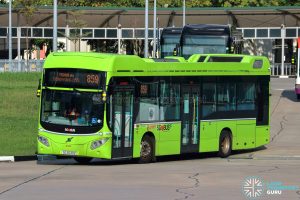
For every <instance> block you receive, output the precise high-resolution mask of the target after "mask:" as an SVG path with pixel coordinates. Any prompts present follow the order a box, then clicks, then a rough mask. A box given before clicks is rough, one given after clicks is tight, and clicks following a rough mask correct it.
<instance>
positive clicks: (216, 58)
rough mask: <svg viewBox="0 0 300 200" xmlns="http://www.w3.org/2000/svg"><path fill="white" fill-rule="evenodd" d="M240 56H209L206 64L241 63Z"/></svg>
mask: <svg viewBox="0 0 300 200" xmlns="http://www.w3.org/2000/svg"><path fill="white" fill-rule="evenodd" d="M242 60H243V57H242V56H235V57H233V56H230V57H229V56H228V57H227V56H210V57H209V59H208V61H207V62H241V61H242Z"/></svg>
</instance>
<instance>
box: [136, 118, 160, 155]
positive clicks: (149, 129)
mask: <svg viewBox="0 0 300 200" xmlns="http://www.w3.org/2000/svg"><path fill="white" fill-rule="evenodd" d="M156 126H157V125H156V124H135V125H134V134H133V135H134V138H133V141H134V144H133V155H132V156H133V158H139V157H140V152H141V141H142V138H143V136H144V135H145V133H152V134H153V135H154V137H155V143H156V145H155V155H157V153H158V152H159V146H158V145H157V144H158V143H159V140H160V139H159V131H158V130H157V127H156Z"/></svg>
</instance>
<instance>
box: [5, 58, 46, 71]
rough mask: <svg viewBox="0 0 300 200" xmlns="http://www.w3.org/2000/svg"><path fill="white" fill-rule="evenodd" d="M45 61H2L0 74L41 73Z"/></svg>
mask: <svg viewBox="0 0 300 200" xmlns="http://www.w3.org/2000/svg"><path fill="white" fill-rule="evenodd" d="M43 64H44V60H20V61H18V60H12V63H11V64H9V60H0V72H41V71H42V70H43Z"/></svg>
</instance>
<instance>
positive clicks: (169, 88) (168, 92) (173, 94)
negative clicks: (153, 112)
mask: <svg viewBox="0 0 300 200" xmlns="http://www.w3.org/2000/svg"><path fill="white" fill-rule="evenodd" d="M159 110H160V112H159V113H160V121H170V120H179V119H180V85H179V84H178V83H170V82H169V83H166V82H165V81H161V82H160V108H159Z"/></svg>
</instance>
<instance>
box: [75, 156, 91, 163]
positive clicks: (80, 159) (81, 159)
mask: <svg viewBox="0 0 300 200" xmlns="http://www.w3.org/2000/svg"><path fill="white" fill-rule="evenodd" d="M92 159H93V158H88V157H74V160H76V162H78V163H80V164H89V163H90V162H91V160H92Z"/></svg>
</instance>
